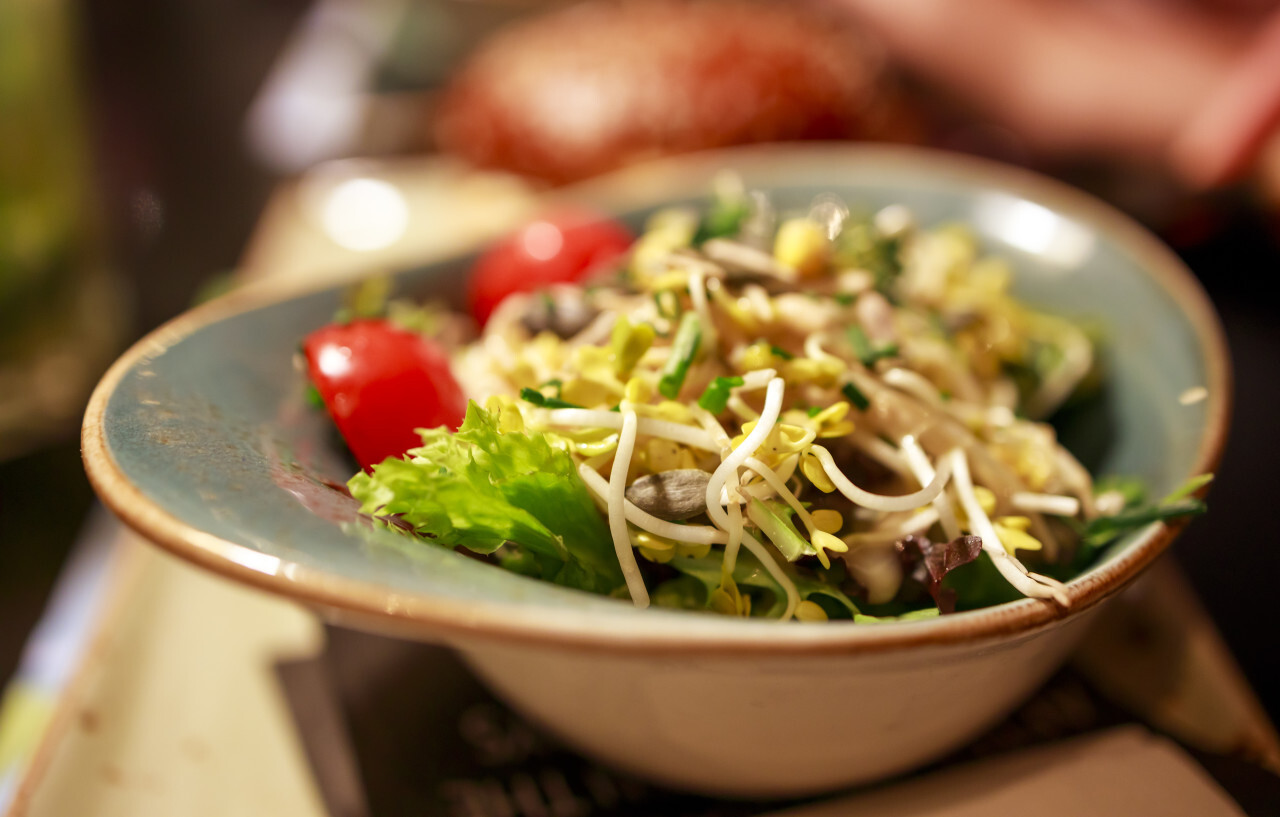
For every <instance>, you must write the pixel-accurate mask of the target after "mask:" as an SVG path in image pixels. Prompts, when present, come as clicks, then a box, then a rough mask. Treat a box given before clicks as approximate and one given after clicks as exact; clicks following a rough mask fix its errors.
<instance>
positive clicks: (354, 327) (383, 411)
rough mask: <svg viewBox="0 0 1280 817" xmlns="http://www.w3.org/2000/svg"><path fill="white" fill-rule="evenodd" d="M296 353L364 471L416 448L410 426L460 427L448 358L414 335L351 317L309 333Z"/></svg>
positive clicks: (459, 397)
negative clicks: (341, 322) (304, 358)
mask: <svg viewBox="0 0 1280 817" xmlns="http://www.w3.org/2000/svg"><path fill="white" fill-rule="evenodd" d="M302 350H303V353H304V354H305V355H306V358H307V369H308V373H309V374H310V376H311V382H312V383H313V384H314V385H315V387H316V390H317V391H318V392H319V393H320V397H321V398H322V399H323V400H324V405H325V408H327V409H328V410H329V416H330V417H332V418H333V421H334V423H335V424H336V425H337V426H338V431H340V432H341V433H342V437H343V439H344V440H346V441H347V446H348V447H349V448H350V449H351V453H352V454H354V455H355V458H356V460H357V461H358V462H359V463H360V465H361V466H362V467H364V468H365V469H366V470H367V469H369V468H371V467H372V466H373V465H374V464H376V463H379V462H382V461H383V460H384V459H386V458H387V457H398V456H400V455H402V454H403V453H404V452H405V451H407V450H409V449H410V448H414V447H416V446H418V445H419V444H421V439H420V438H419V437H418V435H417V434H415V433H414V429H415V428H435V427H437V426H442V425H445V426H449V427H450V428H452V429H457V427H458V426H459V425H461V424H462V419H463V417H464V415H465V414H466V408H467V402H466V399H465V398H464V396H463V394H462V389H461V388H460V387H459V386H458V383H457V381H455V380H454V379H453V374H452V373H451V372H450V371H449V359H448V357H447V355H446V354H445V352H444V350H443V349H441V348H440V346H439V345H437V344H436V343H434V342H433V341H431V340H429V339H427V338H425V337H423V336H421V335H419V334H416V333H413V332H409V331H406V330H404V329H400V328H398V327H396V326H393V325H391V324H389V323H387V322H386V321H383V320H357V321H352V322H351V323H347V324H331V325H329V326H326V327H324V328H323V329H318V330H316V331H315V332H312V333H311V334H310V335H308V336H307V338H306V340H304V341H303V344H302Z"/></svg>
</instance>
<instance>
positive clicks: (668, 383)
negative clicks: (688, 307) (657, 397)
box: [658, 312, 702, 400]
mask: <svg viewBox="0 0 1280 817" xmlns="http://www.w3.org/2000/svg"><path fill="white" fill-rule="evenodd" d="M701 345H702V324H701V323H700V322H699V321H698V316H697V315H696V314H694V313H693V312H686V313H685V314H684V316H683V317H681V318H680V328H679V329H677V330H676V337H675V340H673V341H672V343H671V356H670V357H668V358H667V362H666V365H664V366H663V367H662V375H661V377H659V379H658V392H659V393H660V394H661V395H662V396H663V397H665V398H667V399H668V400H674V399H676V397H677V396H678V395H679V394H680V387H681V386H683V385H684V379H685V376H686V375H688V374H689V367H690V366H692V365H693V358H694V357H695V356H696V355H697V354H698V347H699V346H701Z"/></svg>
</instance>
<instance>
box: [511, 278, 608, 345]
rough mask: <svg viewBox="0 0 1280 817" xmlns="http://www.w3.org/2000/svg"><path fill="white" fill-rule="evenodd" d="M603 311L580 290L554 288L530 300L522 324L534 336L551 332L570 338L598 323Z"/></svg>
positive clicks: (537, 294) (574, 288) (575, 288)
mask: <svg viewBox="0 0 1280 817" xmlns="http://www.w3.org/2000/svg"><path fill="white" fill-rule="evenodd" d="M598 314H599V310H598V309H596V308H595V307H594V306H592V305H591V304H590V303H588V302H587V299H586V298H585V297H584V296H583V293H582V291H581V290H580V289H578V288H577V287H552V288H551V289H548V290H545V291H543V292H538V293H535V294H534V295H532V296H531V297H530V298H529V302H528V305H527V306H526V307H525V310H524V315H522V316H521V318H520V323H521V325H522V326H524V328H525V329H526V330H527V331H528V332H529V334H530V335H537V334H539V333H541V332H551V333H553V334H555V335H557V336H558V337H561V338H564V339H568V338H571V337H573V336H574V335H576V334H578V333H579V332H581V331H582V330H583V329H585V328H586V327H587V326H588V325H590V323H591V321H593V320H595V317H596V315H598Z"/></svg>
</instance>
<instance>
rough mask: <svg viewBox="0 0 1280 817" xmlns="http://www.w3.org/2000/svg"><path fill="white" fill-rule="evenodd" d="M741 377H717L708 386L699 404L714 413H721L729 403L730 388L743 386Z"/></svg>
mask: <svg viewBox="0 0 1280 817" xmlns="http://www.w3.org/2000/svg"><path fill="white" fill-rule="evenodd" d="M742 383H743V380H742V378H741V377H738V376H736V375H735V376H733V377H717V378H716V379H715V380H712V381H711V383H710V384H709V385H708V386H707V389H706V391H704V392H703V393H702V396H701V397H699V398H698V405H699V406H702V407H703V408H704V409H706V410H707V411H709V412H711V413H712V414H719V413H720V412H722V411H724V410H725V407H727V406H728V405H729V390H730V389H732V388H733V387H734V386H741V385H742Z"/></svg>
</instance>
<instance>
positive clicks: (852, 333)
mask: <svg viewBox="0 0 1280 817" xmlns="http://www.w3.org/2000/svg"><path fill="white" fill-rule="evenodd" d="M845 334H846V335H847V336H848V338H849V344H850V345H851V346H853V353H854V354H855V355H856V356H857V358H858V360H860V361H862V365H863V366H868V367H870V366H872V365H874V364H875V362H876V361H877V360H880V359H882V358H886V357H893V356H894V355H896V354H898V344H896V343H886V344H884V345H883V346H872V345H871V338H869V337H867V333H866V332H864V331H862V327H861V326H858V325H857V324H854V325H853V326H850V327H849V328H848V329H846V330H845Z"/></svg>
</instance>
